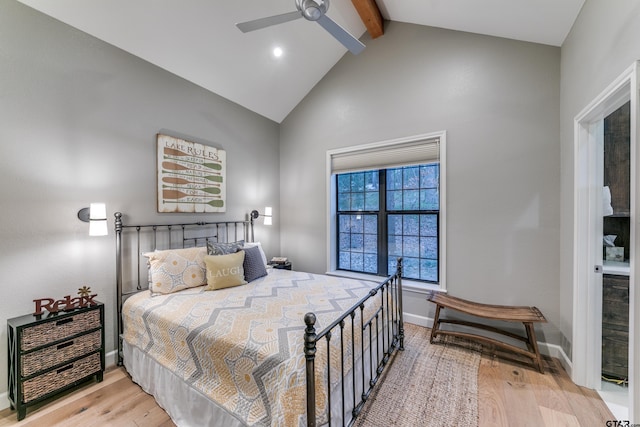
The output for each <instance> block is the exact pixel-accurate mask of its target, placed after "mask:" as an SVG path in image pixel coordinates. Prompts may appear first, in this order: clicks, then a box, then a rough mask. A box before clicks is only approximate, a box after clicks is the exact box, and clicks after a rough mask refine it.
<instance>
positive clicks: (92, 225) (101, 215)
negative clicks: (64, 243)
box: [89, 203, 109, 236]
mask: <svg viewBox="0 0 640 427" xmlns="http://www.w3.org/2000/svg"><path fill="white" fill-rule="evenodd" d="M107 234H109V230H108V228H107V207H106V206H105V204H104V203H91V205H90V206H89V236H106V235H107Z"/></svg>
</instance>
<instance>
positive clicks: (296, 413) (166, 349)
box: [123, 269, 377, 426]
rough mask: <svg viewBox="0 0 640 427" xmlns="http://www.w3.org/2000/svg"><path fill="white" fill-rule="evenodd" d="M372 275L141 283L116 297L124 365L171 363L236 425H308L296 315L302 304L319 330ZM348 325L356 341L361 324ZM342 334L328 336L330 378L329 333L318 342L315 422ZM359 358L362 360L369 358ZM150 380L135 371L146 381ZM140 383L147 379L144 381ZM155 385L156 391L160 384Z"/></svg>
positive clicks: (336, 375) (347, 359) (337, 364)
mask: <svg viewBox="0 0 640 427" xmlns="http://www.w3.org/2000/svg"><path fill="white" fill-rule="evenodd" d="M376 285H377V283H375V282H370V281H363V280H353V279H345V278H338V277H333V276H325V275H316V274H310V273H304V272H295V271H288V270H279V269H270V270H269V274H268V275H267V276H265V277H262V278H260V279H257V280H255V281H253V282H251V283H249V284H247V285H244V286H239V287H235V288H228V289H222V290H217V291H205V290H204V287H198V288H191V289H186V290H183V291H180V292H176V293H173V294H168V295H159V296H151V295H150V293H149V292H147V291H145V292H141V293H138V294H136V295H134V296H132V297H130V298H129V299H128V300H127V301H126V302H125V304H124V306H123V322H124V345H125V349H126V351H125V366H126V367H127V369H128V370H129V371H130V372H131V371H136V369H135V367H136V366H137V367H138V369H140V365H142V364H143V363H142V362H141V361H144V360H148V361H149V363H148V364H149V365H153V369H151V370H150V371H149V372H151V375H153V372H154V369H156V370H157V369H163V370H165V371H166V372H170V377H171V380H172V381H178V382H180V383H181V387H186V388H187V389H188V390H189V392H190V393H191V392H192V393H193V394H195V395H197V396H202V397H204V398H206V399H208V400H209V401H211V405H212V407H213V408H215V411H214V412H218V413H225V414H226V416H227V418H228V419H233V420H234V421H237V423H235V424H237V425H247V426H296V425H306V400H305V399H306V379H305V357H304V351H303V340H304V328H305V325H304V321H303V317H304V315H305V313H307V312H313V313H315V315H316V318H317V322H316V328H317V331H321V330H322V329H324V328H325V327H327V326H328V325H330V324H331V323H332V322H333V321H334V320H335V319H337V318H338V317H339V316H341V315H342V314H343V313H344V312H345V311H347V310H348V309H349V308H351V307H352V306H353V305H354V304H356V303H357V302H358V301H360V300H361V299H362V298H363V297H365V296H366V295H367V294H368V293H369V291H370V290H371V289H372V288H374V287H375V286H376ZM369 305H371V307H369ZM375 310H376V308H375V307H373V303H371V304H369V302H368V303H367V305H366V306H365V309H364V318H365V319H368V318H369V317H370V316H371V315H372V313H373V312H374V311H375ZM359 311H360V310H358V312H359ZM358 318H359V314H358V317H357V318H356V319H358ZM356 324H359V320H357V323H356ZM350 335H351V330H350V328H349V327H347V328H345V342H348V341H349V340H350V339H351V337H350ZM355 335H356V336H355V341H356V342H359V340H360V335H359V333H356V334H355ZM339 341H340V340H339V339H332V340H331V352H330V354H331V364H332V367H331V375H330V376H331V384H327V382H328V381H327V372H326V354H327V352H326V342H325V341H324V340H323V341H321V342H320V343H319V346H318V353H317V355H316V357H317V359H316V372H317V373H316V396H317V399H316V408H317V414H318V423H319V424H322V423H323V422H326V421H327V412H328V410H327V389H328V387H330V388H331V389H332V390H335V389H336V388H337V389H340V388H341V387H342V386H340V385H339V383H340V381H341V379H342V376H341V371H342V369H343V368H342V367H341V363H342V362H341V361H340V351H339V346H340V343H339ZM358 345H359V344H358ZM323 346H324V348H323ZM374 346H375V344H374ZM356 348H359V347H356ZM372 348H375V347H372ZM351 351H352V350H351V346H345V356H344V363H345V366H344V370H346V372H349V371H350V369H351V366H350V363H351V361H352V357H351ZM127 355H128V356H127ZM359 355H360V351H359V350H356V354H355V358H354V359H353V360H356V363H357V364H360V361H359ZM134 356H135V357H134ZM128 358H129V360H127V359H128ZM365 364H367V365H368V363H367V361H365ZM143 369H147V370H149V369H150V368H148V367H147V368H143ZM139 376H140V374H139V373H138V372H135V373H132V377H133V379H134V380H136V378H137V377H139ZM149 380H150V379H149V378H147V379H146V380H144V379H142V378H141V379H140V381H141V382H146V383H148V382H149ZM141 385H143V384H141ZM143 388H145V389H148V388H151V387H150V386H149V384H145V385H143ZM154 388H155V389H156V390H155V392H153V394H154V395H156V394H157V393H158V387H157V384H154ZM147 391H149V390H147ZM160 392H162V393H164V394H165V395H166V397H165V399H163V400H162V402H160V401H159V403H161V405H162V406H164V407H165V409H167V411H168V412H169V414H170V415H172V418H174V421H176V423H177V424H179V425H181V424H182V425H190V424H191V423H190V422H189V421H188V420H185V421H184V423H180V422H178V421H177V420H176V417H177V416H176V417H174V414H177V413H178V412H179V413H181V414H183V413H185V412H186V415H185V416H187V417H188V415H189V414H188V412H189V411H188V410H185V409H184V408H177V412H176V410H173V409H172V408H168V407H167V406H169V405H171V403H170V402H171V398H170V395H171V393H170V392H169V391H168V390H164V391H162V390H160ZM156 398H157V397H156ZM178 404H179V405H188V404H189V402H188V401H187V402H182V401H180V402H179V403H178ZM332 412H333V411H332ZM182 416H183V415H180V416H179V417H177V418H181V417H182Z"/></svg>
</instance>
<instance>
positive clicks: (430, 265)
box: [420, 259, 438, 282]
mask: <svg viewBox="0 0 640 427" xmlns="http://www.w3.org/2000/svg"><path fill="white" fill-rule="evenodd" d="M420 279H422V280H428V281H430V282H437V281H438V262H437V261H435V260H432V259H423V260H420Z"/></svg>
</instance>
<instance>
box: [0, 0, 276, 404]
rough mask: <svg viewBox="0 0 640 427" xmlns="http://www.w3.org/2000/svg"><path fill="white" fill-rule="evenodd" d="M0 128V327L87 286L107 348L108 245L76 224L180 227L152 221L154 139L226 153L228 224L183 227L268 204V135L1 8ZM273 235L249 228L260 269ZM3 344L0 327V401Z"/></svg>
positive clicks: (45, 21) (163, 79)
mask: <svg viewBox="0 0 640 427" xmlns="http://www.w3.org/2000/svg"><path fill="white" fill-rule="evenodd" d="M0 118H1V119H0V120H1V126H0V150H1V152H0V180H1V181H2V183H3V184H2V185H1V186H0V200H1V202H0V203H1V204H0V241H1V244H0V271H2V277H3V279H2V283H1V284H0V325H5V324H6V319H8V318H11V317H14V316H18V315H23V314H26V313H30V312H32V311H33V310H34V303H33V302H32V301H33V300H34V299H37V298H44V297H54V298H61V297H63V296H65V295H69V294H71V295H75V294H76V292H77V290H78V288H79V287H81V286H83V285H88V286H91V289H92V290H93V291H94V292H96V293H97V294H98V298H97V299H99V300H101V301H103V302H105V304H106V314H107V316H106V323H107V328H106V339H107V344H106V345H107V350H111V349H113V348H114V338H115V332H114V323H115V320H114V311H115V307H114V302H115V253H114V249H115V243H114V241H115V239H114V234H113V232H111V234H110V235H109V236H107V237H89V236H88V225H87V224H86V223H83V222H80V221H79V220H78V219H77V218H76V214H77V211H78V210H79V209H80V208H82V207H85V206H88V205H89V203H90V202H97V201H101V202H105V203H106V204H107V211H108V215H109V217H110V218H112V215H113V213H114V212H116V211H121V212H123V213H125V221H127V220H128V221H131V222H133V221H135V222H138V221H139V222H143V223H144V222H150V221H158V222H170V221H172V220H177V219H179V218H181V216H177V215H172V214H164V215H160V214H157V213H156V207H155V203H156V194H155V171H156V166H155V135H156V133H157V132H159V131H163V130H164V131H166V132H172V133H174V134H176V135H178V136H180V135H182V136H189V137H193V138H194V139H196V140H198V141H200V142H205V143H210V144H211V145H217V146H219V147H221V148H224V149H225V150H226V151H227V159H228V170H227V182H228V187H227V193H228V209H227V212H226V213H224V214H210V215H183V216H182V217H184V218H185V220H187V221H188V220H192V221H196V220H203V219H205V218H206V219H208V220H219V219H237V218H242V219H243V218H245V216H246V214H247V213H248V212H249V211H250V210H251V209H254V208H262V207H264V206H265V205H273V206H277V204H278V202H279V188H278V185H279V173H278V165H279V157H278V135H279V133H278V125H277V124H276V123H274V122H272V121H270V120H267V119H265V118H264V117H261V116H258V115H256V114H254V113H252V112H249V111H248V110H246V109H244V108H242V107H239V106H237V105H236V104H233V103H231V102H229V101H227V100H225V99H223V98H221V97H219V96H217V95H215V94H212V93H210V92H208V91H206V90H204V89H202V88H200V87H197V86H195V85H193V84H191V83H189V82H187V81H185V80H182V79H180V78H178V77H176V76H174V75H172V74H170V73H168V72H166V71H164V70H161V69H159V68H157V67H155V66H152V65H151V64H149V63H147V62H145V61H142V60H140V59H138V58H136V57H134V56H132V55H129V54H127V53H125V52H123V51H121V50H119V49H117V48H115V47H113V46H111V45H108V44H106V43H104V42H101V41H98V40H96V39H94V38H92V37H90V36H87V35H86V34H84V33H82V32H80V31H77V30H75V29H73V28H71V27H68V26H66V25H64V24H61V23H60V22H58V21H56V20H54V19H52V18H49V17H47V16H45V15H43V14H40V13H38V12H35V11H33V10H31V9H30V8H28V7H26V6H24V5H22V4H20V3H17V2H15V1H13V0H2V1H0ZM110 222H111V221H110ZM277 224H278V221H277V220H276V223H275V226H274V227H272V228H266V227H264V226H262V225H259V226H258V227H257V228H256V233H257V237H258V238H260V240H261V241H262V242H263V243H264V246H265V250H266V252H267V255H269V256H272V255H276V254H277V253H278V252H279V247H280V242H279V229H278V226H277ZM6 343H7V336H6V328H5V327H4V326H3V327H2V328H0V397H2V395H3V393H4V392H5V391H6V387H7V346H6ZM0 402H2V399H0ZM2 403H4V402H2Z"/></svg>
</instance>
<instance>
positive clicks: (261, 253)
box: [242, 242, 267, 266]
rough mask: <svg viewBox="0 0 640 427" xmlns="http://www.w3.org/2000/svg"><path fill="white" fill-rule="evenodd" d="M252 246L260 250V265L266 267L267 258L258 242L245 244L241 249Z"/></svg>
mask: <svg viewBox="0 0 640 427" xmlns="http://www.w3.org/2000/svg"><path fill="white" fill-rule="evenodd" d="M254 246H257V247H258V249H259V250H260V256H261V257H262V263H263V264H264V265H265V266H266V265H267V256H266V255H265V253H264V250H263V249H262V245H261V244H260V242H245V244H244V246H243V247H242V249H246V248H252V247H254Z"/></svg>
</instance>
